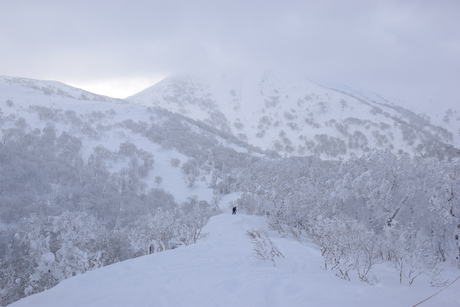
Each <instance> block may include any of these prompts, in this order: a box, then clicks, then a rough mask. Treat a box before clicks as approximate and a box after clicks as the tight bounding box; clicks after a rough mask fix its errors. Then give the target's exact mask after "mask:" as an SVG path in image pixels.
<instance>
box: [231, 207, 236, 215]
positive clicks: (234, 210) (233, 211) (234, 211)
mask: <svg viewBox="0 0 460 307" xmlns="http://www.w3.org/2000/svg"><path fill="white" fill-rule="evenodd" d="M232 214H233V215H235V214H236V207H233V209H232Z"/></svg>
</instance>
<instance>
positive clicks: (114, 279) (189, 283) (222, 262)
mask: <svg viewBox="0 0 460 307" xmlns="http://www.w3.org/2000/svg"><path fill="white" fill-rule="evenodd" d="M203 234H205V238H204V239H203V240H200V241H198V242H197V244H194V245H190V246H187V247H183V248H179V249H175V250H171V251H166V252H162V253H155V254H152V255H148V256H144V257H140V258H137V259H131V260H127V261H123V262H120V263H117V264H114V265H111V266H108V267H105V268H101V269H98V270H95V271H92V272H87V273H85V274H81V275H78V276H75V277H73V278H70V279H68V280H65V281H63V282H61V283H60V284H59V285H57V286H56V287H54V288H53V289H51V290H48V291H45V292H42V293H39V294H36V295H32V296H29V297H27V298H25V299H23V300H20V301H19V302H17V303H14V304H12V307H13V306H14V307H20V306H23V307H25V306H34V307H45V306H46V307H54V306H56V307H60V306H67V307H79V306H88V307H89V306H94V307H99V306H114V307H115V306H161V307H175V306H221V307H226V306H229V307H233V306H243V307H246V306H247V307H266V306H269V307H281V306H290V307H297V306H298V307H301V306H302V307H303V306H354V307H361V306H363V307H364V306H375V307H380V306H381V307H387V306H413V305H415V304H416V303H418V302H421V301H422V300H424V299H426V298H428V297H429V296H431V295H433V294H435V293H436V292H438V291H439V290H440V288H433V287H430V285H429V283H428V282H429V280H430V278H429V277H428V276H426V275H424V276H421V277H420V280H421V282H419V283H416V284H414V285H413V286H411V287H407V286H406V285H400V284H399V283H398V282H397V276H396V275H395V274H394V273H395V272H394V268H393V267H391V266H389V265H388V263H379V264H378V265H376V266H375V268H374V271H375V273H376V274H378V275H379V276H380V281H379V283H378V284H377V285H369V284H368V283H363V282H360V281H359V280H358V278H357V272H356V271H352V272H350V276H351V277H352V280H351V281H345V280H342V279H339V278H336V277H335V276H334V274H333V273H332V272H331V271H328V270H324V268H323V263H324V262H323V257H322V255H321V252H320V251H319V250H318V248H317V246H316V245H315V244H313V243H311V242H299V241H298V240H295V238H294V237H293V236H291V235H288V236H285V237H280V236H279V235H278V233H277V232H276V231H273V230H270V226H269V225H268V224H267V220H266V219H265V218H263V217H256V216H250V215H244V214H241V213H240V212H238V213H237V215H234V216H232V215H231V214H230V212H229V211H228V212H227V213H224V214H221V215H217V216H214V217H212V218H211V220H210V221H209V223H208V224H207V225H206V226H205V227H204V228H203ZM454 273H455V272H449V274H444V275H443V277H444V278H448V280H450V281H452V280H453V279H454V278H456V275H454ZM457 273H458V271H457ZM457 282H459V281H457ZM459 303H460V292H459V291H458V284H457V283H454V284H453V285H451V286H449V287H447V288H446V289H444V290H443V291H442V292H441V293H439V294H438V295H435V296H434V297H433V298H431V299H429V300H428V301H426V302H425V303H423V305H421V306H426V307H436V306H443V307H454V306H458V305H459Z"/></svg>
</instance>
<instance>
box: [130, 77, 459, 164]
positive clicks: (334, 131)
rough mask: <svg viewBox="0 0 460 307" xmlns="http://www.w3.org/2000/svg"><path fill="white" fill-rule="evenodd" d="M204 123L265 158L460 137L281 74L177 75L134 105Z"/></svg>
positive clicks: (422, 149) (402, 147)
mask: <svg viewBox="0 0 460 307" xmlns="http://www.w3.org/2000/svg"><path fill="white" fill-rule="evenodd" d="M128 100H129V101H130V102H134V103H137V104H143V105H149V106H152V105H155V106H161V107H163V108H166V109H168V110H170V111H172V112H176V113H180V114H183V115H185V116H188V117H191V118H194V119H197V120H201V121H204V122H206V123H208V124H210V125H213V126H215V127H217V128H219V129H222V130H224V131H229V132H232V133H233V135H235V136H237V137H238V138H240V139H241V140H244V141H247V142H249V143H250V144H253V145H255V146H258V147H260V148H262V149H264V150H267V149H268V150H275V151H277V152H279V153H283V154H287V155H317V156H320V157H322V158H329V159H330V158H334V159H335V158H343V157H348V156H350V155H352V154H358V155H359V154H362V153H363V152H368V151H370V150H375V149H377V150H390V151H392V152H395V153H397V152H407V153H410V154H413V153H418V154H426V153H431V151H432V150H433V147H435V148H446V147H449V146H454V147H455V146H457V147H458V146H459V145H460V136H459V135H458V134H457V133H453V132H451V131H448V130H446V129H444V128H441V127H439V126H434V125H432V124H431V123H430V122H429V121H428V119H427V118H425V117H424V116H421V115H418V114H416V113H413V112H411V111H409V110H407V109H404V108H402V107H398V106H395V105H394V104H392V103H390V102H388V101H385V100H384V99H383V98H381V97H380V98H379V99H374V97H368V96H367V95H363V94H361V93H359V92H356V91H352V90H350V89H349V90H346V91H345V90H342V89H339V90H336V89H333V88H327V87H323V86H320V85H318V84H315V83H313V82H311V81H310V80H308V79H307V78H305V77H303V76H300V75H282V74H278V73H273V72H270V73H256V74H239V75H235V74H234V75H231V74H222V75H217V76H213V77H197V76H191V75H177V76H172V77H169V78H167V79H165V80H163V81H161V82H159V83H158V84H156V85H154V86H152V87H150V88H148V89H146V90H144V91H142V92H140V93H138V94H136V95H134V96H131V97H129V98H128Z"/></svg>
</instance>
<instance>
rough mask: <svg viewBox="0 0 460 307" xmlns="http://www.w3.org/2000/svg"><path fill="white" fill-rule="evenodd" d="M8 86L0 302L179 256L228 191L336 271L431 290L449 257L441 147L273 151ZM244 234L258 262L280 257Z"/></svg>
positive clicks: (454, 251)
mask: <svg viewBox="0 0 460 307" xmlns="http://www.w3.org/2000/svg"><path fill="white" fill-rule="evenodd" d="M16 91H17V92H19V94H14V93H13V92H8V91H3V92H0V94H1V95H0V107H1V109H0V125H1V126H0V128H1V144H0V182H1V185H0V227H1V230H2V232H1V237H0V257H1V258H0V259H1V263H0V265H1V266H0V277H1V278H0V291H1V292H0V294H1V300H2V301H1V304H9V303H11V302H13V301H16V300H18V299H20V298H22V297H24V296H27V295H30V294H33V293H37V292H41V291H43V290H45V289H48V288H50V287H53V286H54V285H56V284H57V283H58V282H60V281H62V280H64V279H66V278H68V277H71V276H74V275H78V274H80V273H84V272H87V271H90V270H93V269H96V268H100V267H103V266H106V265H109V264H113V263H116V262H119V261H122V260H126V259H129V258H135V257H138V256H143V255H147V254H150V253H157V252H159V251H164V250H170V249H175V251H174V252H178V251H179V250H182V249H176V248H177V247H180V246H183V245H190V244H191V243H195V242H197V241H198V240H199V239H200V238H202V237H203V232H202V229H203V226H204V225H205V224H206V222H207V221H208V218H209V217H210V216H212V215H214V214H217V213H219V212H220V211H219V208H218V205H219V203H220V204H221V207H222V206H223V207H224V209H227V208H226V207H225V205H223V204H224V203H223V202H222V201H221V198H222V197H225V195H229V194H230V193H232V194H231V195H237V196H238V197H237V199H235V200H234V202H233V203H234V204H235V205H237V206H238V208H239V212H240V213H241V212H245V213H247V214H252V215H260V216H265V217H267V219H268V223H269V227H270V229H271V230H274V231H276V233H278V234H279V235H281V236H293V237H294V238H296V239H297V240H298V241H300V242H311V241H313V242H314V243H315V244H316V245H314V246H316V248H317V250H318V252H319V253H320V255H321V258H320V259H321V263H320V266H321V267H322V268H323V270H324V269H326V270H327V271H326V272H332V273H333V275H336V276H338V277H340V278H341V279H345V280H351V281H353V282H354V281H363V282H365V284H378V283H379V280H381V279H382V278H386V277H385V276H387V275H388V274H392V280H395V281H396V282H397V283H401V284H403V285H412V284H414V283H417V282H418V281H419V280H420V281H421V282H420V283H423V284H431V285H434V286H442V285H444V284H445V283H446V282H447V281H448V278H447V277H445V276H446V275H445V274H444V273H443V272H442V271H441V268H444V269H446V268H447V269H448V270H451V271H453V270H454V269H455V268H458V266H459V260H458V257H459V239H458V238H459V237H458V236H459V225H460V219H459V218H460V207H459V195H460V182H459V181H460V176H459V175H460V174H459V172H460V161H459V159H458V158H456V157H455V156H452V155H450V154H446V153H444V154H443V155H439V156H438V155H435V157H421V156H416V155H415V156H410V155H407V154H398V155H397V154H394V153H391V152H388V151H377V152H370V153H368V154H366V155H362V156H361V157H355V158H349V159H346V160H343V161H323V160H320V159H319V158H315V157H285V158H281V157H279V156H278V154H277V153H276V152H273V151H272V152H269V153H267V152H264V151H263V150H261V149H259V148H257V147H254V146H251V145H249V144H246V143H245V142H243V141H242V140H241V139H238V138H236V137H235V136H233V135H232V134H231V133H230V132H229V131H222V130H219V129H218V128H216V127H213V126H211V125H208V124H206V123H203V122H200V121H198V120H194V119H190V118H187V117H185V116H183V115H179V114H175V113H171V112H169V111H166V110H163V109H158V108H157V109H153V108H149V107H145V106H132V105H128V104H126V103H123V104H117V103H115V102H94V101H92V102H89V101H85V100H78V101H77V100H75V99H73V98H69V97H67V96H66V95H64V96H62V95H56V94H53V93H51V94H46V95H45V96H43V95H41V96H40V95H37V94H36V93H32V94H30V93H24V92H22V91H21V88H16ZM5 93H6V94H5ZM13 94H14V95H13ZM2 100H3V101H4V102H2ZM443 157H445V159H442V158H443ZM248 230H249V232H250V236H252V238H253V240H254V244H253V245H254V246H256V247H257V246H258V252H257V250H256V255H258V259H263V260H268V262H269V263H275V264H276V263H277V259H282V258H283V256H286V253H285V251H283V250H282V249H278V248H277V247H276V245H272V243H273V242H272V240H271V239H270V237H269V236H267V235H266V233H264V232H258V231H257V230H251V229H248ZM245 236H247V234H246V233H245ZM248 239H249V238H248ZM222 244H224V245H225V244H227V243H226V242H225V241H223V242H222ZM184 250H186V249H184ZM188 250H189V249H188ZM184 253H185V252H180V255H184ZM165 257H166V256H165ZM180 257H182V256H180ZM235 257H240V256H235ZM250 264H253V263H252V262H250ZM382 265H386V266H387V267H391V268H392V269H391V270H384V271H383V272H382V270H380V269H379V268H380V267H381V266H382ZM272 273H273V272H272ZM247 278H250V277H247ZM449 278H450V277H449ZM159 282H161V281H159ZM299 282H300V281H299ZM293 286H294V285H293ZM366 287H367V286H366ZM366 289H368V288H366ZM274 305H275V306H279V304H278V305H276V304H274Z"/></svg>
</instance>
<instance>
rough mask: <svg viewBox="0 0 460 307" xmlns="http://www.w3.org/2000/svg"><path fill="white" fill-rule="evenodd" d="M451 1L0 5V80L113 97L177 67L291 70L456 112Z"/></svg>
mask: <svg viewBox="0 0 460 307" xmlns="http://www.w3.org/2000/svg"><path fill="white" fill-rule="evenodd" d="M459 20H460V1H459V0H445V1H444V0H436V1H434V0H430V1H425V0H417V1H415V0H414V1H404V0H382V1H371V0H356V1H353V0H350V1H347V0H342V1H339V0H336V1H332V0H331V1H329V0H322V1H320V0H318V1H308V0H304V1H289V0H284V1H273V0H264V1H262V0H256V1H251V0H232V1H219V0H214V1H197V0H183V1H171V0H162V1H137V0H129V1H117V0H110V1H108V0H98V1H96V0H73V1H66V0H55V1H51V0H40V1H37V0H0V75H9V76H19V77H28V78H35V79H47V80H57V81H61V82H64V83H67V84H71V85H74V86H77V87H81V88H84V89H87V90H90V91H93V92H96V93H101V94H106V95H109V96H115V97H124V96H128V95H131V94H134V93H135V92H138V91H139V90H141V89H143V88H146V87H148V86H150V85H152V84H153V83H155V82H157V81H158V80H159V79H161V78H162V77H164V76H166V75H168V74H170V73H173V72H178V71H192V72H193V71H201V70H205V71H206V70H209V69H212V70H220V71H226V70H234V69H256V70H267V69H270V70H275V71H276V70H281V71H296V72H299V73H302V74H304V75H305V76H307V77H309V78H310V79H311V80H313V81H316V82H319V83H322V82H327V83H337V84H347V85H351V86H353V87H360V88H365V89H368V90H370V91H375V92H379V93H382V94H384V95H396V96H398V97H400V98H403V99H409V100H410V99H414V97H417V95H418V96H421V97H422V98H420V99H422V100H423V99H425V100H428V98H427V97H428V96H430V98H432V97H431V96H433V97H434V96H436V95H437V97H438V98H439V97H443V99H444V100H446V101H449V102H450V103H452V104H457V106H458V105H460V96H459V92H460V91H459V90H458V89H457V88H456V87H459V88H460V21H459Z"/></svg>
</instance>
